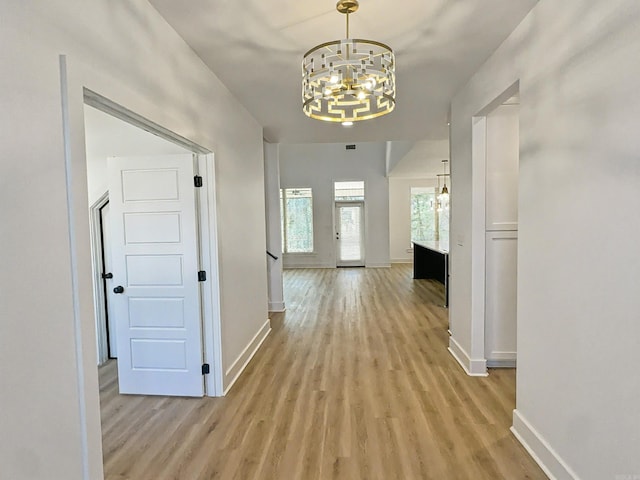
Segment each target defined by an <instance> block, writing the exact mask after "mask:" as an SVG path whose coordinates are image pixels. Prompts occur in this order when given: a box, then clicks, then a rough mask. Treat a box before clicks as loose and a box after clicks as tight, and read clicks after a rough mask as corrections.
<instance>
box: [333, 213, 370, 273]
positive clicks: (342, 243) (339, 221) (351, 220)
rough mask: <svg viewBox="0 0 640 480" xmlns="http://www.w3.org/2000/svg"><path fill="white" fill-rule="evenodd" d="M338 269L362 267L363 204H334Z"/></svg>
mask: <svg viewBox="0 0 640 480" xmlns="http://www.w3.org/2000/svg"><path fill="white" fill-rule="evenodd" d="M336 250H337V261H336V266H338V267H364V202H336Z"/></svg>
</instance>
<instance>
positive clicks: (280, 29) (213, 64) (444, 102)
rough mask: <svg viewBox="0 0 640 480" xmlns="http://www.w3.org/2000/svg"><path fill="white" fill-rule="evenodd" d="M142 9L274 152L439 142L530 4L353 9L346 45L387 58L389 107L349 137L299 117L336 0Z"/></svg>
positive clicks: (208, 2)
mask: <svg viewBox="0 0 640 480" xmlns="http://www.w3.org/2000/svg"><path fill="white" fill-rule="evenodd" d="M149 1H150V3H151V4H152V5H153V6H154V7H155V8H156V9H157V10H158V11H159V12H160V14H161V15H162V16H163V17H164V18H165V19H166V20H167V22H168V23H169V24H171V25H172V26H173V28H174V29H175V30H176V31H177V32H178V33H179V34H180V35H181V36H182V37H183V38H184V39H185V40H186V42H187V43H188V44H189V45H190V46H191V47H192V48H193V50H194V51H195V52H196V53H197V54H198V55H199V56H200V58H202V60H203V61H204V62H205V63H206V64H207V65H208V66H209V67H210V68H211V70H212V71H213V72H214V73H215V74H216V75H217V76H218V77H219V78H220V79H221V80H222V81H223V82H224V84H225V85H226V86H227V87H228V88H229V89H230V90H231V92H232V93H233V94H234V95H235V96H236V97H237V98H238V99H239V100H240V102H242V103H243V104H244V105H245V107H246V108H247V109H248V110H249V111H250V112H251V113H252V114H253V115H254V116H255V118H256V119H257V120H258V121H259V122H260V123H261V124H262V125H263V126H264V127H265V130H264V131H265V138H266V139H267V140H269V141H271V142H281V143H305V142H344V141H381V140H413V141H417V140H425V139H428V140H440V139H444V138H447V134H448V129H447V117H448V105H449V102H450V100H451V97H452V96H453V94H454V93H455V92H456V91H457V90H458V89H459V88H460V87H462V86H463V85H464V84H465V83H466V81H467V80H468V79H469V78H470V76H471V75H472V74H473V72H474V71H476V70H477V69H478V67H479V66H480V65H481V64H482V63H483V62H484V61H485V60H486V59H487V58H488V57H489V56H490V55H491V53H493V51H494V50H495V49H496V48H497V47H498V45H500V43H501V42H502V41H503V40H504V39H505V38H506V37H507V36H508V34H509V33H510V32H511V31H512V30H513V29H514V28H515V27H516V25H517V24H518V23H519V22H520V21H521V20H522V19H523V18H524V16H525V15H526V14H527V12H529V10H531V8H532V7H533V6H534V5H535V3H536V2H537V0H405V1H404V2H392V1H390V0H386V1H385V0H361V3H360V10H359V11H358V12H357V13H355V14H354V15H352V16H351V36H352V37H358V38H367V39H371V40H377V41H380V42H384V43H386V44H388V45H390V46H391V47H392V48H393V49H394V51H395V53H396V76H397V104H396V109H395V111H394V112H393V113H391V114H389V115H387V116H385V117H382V118H379V119H376V120H370V121H366V122H359V123H356V125H355V126H354V127H352V128H349V129H347V128H344V127H342V126H340V125H339V124H333V123H328V122H321V121H318V120H312V119H309V118H307V117H306V116H305V115H304V114H303V113H302V107H301V86H300V82H301V61H302V55H303V54H304V53H305V52H306V51H307V50H309V49H310V48H311V47H313V46H315V45H316V44H319V43H323V42H325V41H329V40H337V39H340V38H343V37H344V36H345V18H344V16H343V15H341V14H339V13H338V12H337V11H336V10H335V0H313V1H309V0H307V1H293V0H268V1H265V0H246V1H244V2H238V1H232V0H190V1H189V2H177V1H175V0H149Z"/></svg>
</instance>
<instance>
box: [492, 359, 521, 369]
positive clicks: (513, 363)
mask: <svg viewBox="0 0 640 480" xmlns="http://www.w3.org/2000/svg"><path fill="white" fill-rule="evenodd" d="M517 367H518V361H517V360H516V359H515V358H513V359H506V360H487V368H517Z"/></svg>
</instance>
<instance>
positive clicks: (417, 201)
mask: <svg viewBox="0 0 640 480" xmlns="http://www.w3.org/2000/svg"><path fill="white" fill-rule="evenodd" d="M435 200H436V193H435V189H433V188H422V187H412V188H411V240H412V241H413V240H418V241H419V240H436V225H437V223H436V211H435V208H434V204H435Z"/></svg>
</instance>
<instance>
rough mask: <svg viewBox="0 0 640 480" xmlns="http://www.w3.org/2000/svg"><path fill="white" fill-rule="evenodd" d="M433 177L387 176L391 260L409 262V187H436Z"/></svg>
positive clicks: (411, 255)
mask: <svg viewBox="0 0 640 480" xmlns="http://www.w3.org/2000/svg"><path fill="white" fill-rule="evenodd" d="M437 184H438V181H437V180H436V179H435V178H415V179H409V178H395V177H391V178H389V238H390V251H391V262H395V263H411V262H413V252H407V249H410V248H411V247H412V244H411V187H436V186H437Z"/></svg>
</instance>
